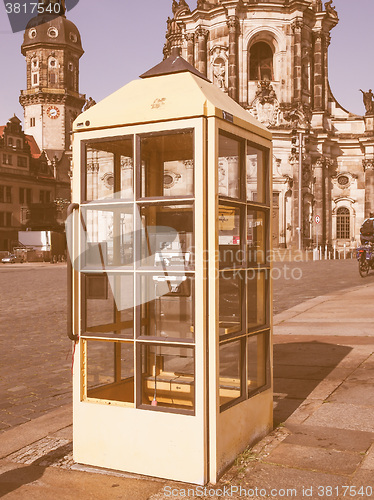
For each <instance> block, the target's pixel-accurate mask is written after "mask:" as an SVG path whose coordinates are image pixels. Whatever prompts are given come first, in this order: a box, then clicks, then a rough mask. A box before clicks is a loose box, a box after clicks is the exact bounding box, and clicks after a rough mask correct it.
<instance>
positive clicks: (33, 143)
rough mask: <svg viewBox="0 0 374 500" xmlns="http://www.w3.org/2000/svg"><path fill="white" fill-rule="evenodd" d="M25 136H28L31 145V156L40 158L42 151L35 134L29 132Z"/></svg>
mask: <svg viewBox="0 0 374 500" xmlns="http://www.w3.org/2000/svg"><path fill="white" fill-rule="evenodd" d="M25 137H26V140H27V142H28V144H29V146H30V152H31V156H32V157H33V158H39V157H40V155H41V151H40V149H39V146H38V145H37V143H36V140H35V138H34V136H32V135H29V134H25Z"/></svg>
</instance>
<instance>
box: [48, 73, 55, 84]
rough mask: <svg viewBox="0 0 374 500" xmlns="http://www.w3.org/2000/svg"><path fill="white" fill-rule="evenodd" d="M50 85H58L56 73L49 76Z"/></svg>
mask: <svg viewBox="0 0 374 500" xmlns="http://www.w3.org/2000/svg"><path fill="white" fill-rule="evenodd" d="M49 83H51V84H52V85H53V84H55V83H56V75H55V73H50V75H49Z"/></svg>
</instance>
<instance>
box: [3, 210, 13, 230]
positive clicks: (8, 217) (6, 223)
mask: <svg viewBox="0 0 374 500" xmlns="http://www.w3.org/2000/svg"><path fill="white" fill-rule="evenodd" d="M11 225H12V214H11V212H0V227H11Z"/></svg>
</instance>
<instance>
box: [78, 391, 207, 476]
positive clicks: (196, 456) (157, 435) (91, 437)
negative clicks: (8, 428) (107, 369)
mask: <svg viewBox="0 0 374 500" xmlns="http://www.w3.org/2000/svg"><path fill="white" fill-rule="evenodd" d="M205 441H206V440H205V438H204V425H203V418H199V417H198V416H196V415H195V416H194V415H182V414H175V413H167V412H160V411H149V410H146V409H145V410H143V409H138V408H133V407H125V406H117V405H112V404H110V405H108V404H101V403H97V402H94V401H92V402H91V401H87V402H85V401H83V402H79V403H75V404H74V417H73V457H74V460H75V461H76V462H77V463H80V464H84V465H90V466H94V467H102V468H105V469H113V470H118V471H123V472H128V473H134V474H141V475H146V476H153V477H159V478H162V479H168V480H174V481H182V482H187V483H195V484H200V485H203V484H205V483H206V481H207V469H206V449H205Z"/></svg>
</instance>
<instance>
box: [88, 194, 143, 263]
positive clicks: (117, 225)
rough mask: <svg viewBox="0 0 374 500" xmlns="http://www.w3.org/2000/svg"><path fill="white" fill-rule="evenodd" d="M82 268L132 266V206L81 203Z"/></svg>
mask: <svg viewBox="0 0 374 500" xmlns="http://www.w3.org/2000/svg"><path fill="white" fill-rule="evenodd" d="M81 218H82V229H83V237H82V242H83V243H82V254H81V266H82V269H88V270H95V269H107V268H111V267H113V268H115V267H124V266H129V267H132V266H133V263H134V207H133V205H132V204H129V205H124V204H121V205H113V204H109V205H108V204H107V205H103V204H100V205H97V206H95V205H94V204H91V203H90V204H87V205H82V206H81Z"/></svg>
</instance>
